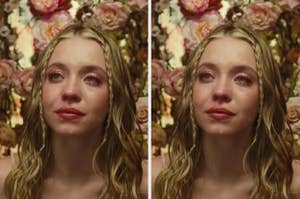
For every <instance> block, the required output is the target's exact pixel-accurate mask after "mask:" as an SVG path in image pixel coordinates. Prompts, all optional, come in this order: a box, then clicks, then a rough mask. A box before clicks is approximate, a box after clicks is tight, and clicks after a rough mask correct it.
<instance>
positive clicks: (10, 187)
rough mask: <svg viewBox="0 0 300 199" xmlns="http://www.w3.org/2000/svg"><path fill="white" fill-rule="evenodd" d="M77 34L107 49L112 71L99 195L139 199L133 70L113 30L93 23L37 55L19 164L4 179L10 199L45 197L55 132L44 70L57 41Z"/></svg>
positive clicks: (98, 155) (75, 27) (98, 160)
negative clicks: (45, 104) (48, 117)
mask: <svg viewBox="0 0 300 199" xmlns="http://www.w3.org/2000/svg"><path fill="white" fill-rule="evenodd" d="M73 36H80V37H83V38H85V39H90V40H93V41H96V42H97V43H98V44H99V45H100V46H101V47H102V48H103V51H104V57H105V64H106V66H105V67H106V70H107V75H108V84H109V112H108V115H107V118H106V121H105V128H104V129H105V132H104V135H102V137H101V141H100V142H99V143H101V144H99V146H98V147H97V149H96V151H95V152H94V156H93V168H94V171H95V174H96V175H101V176H105V187H102V188H100V187H99V198H126V199H127V198H134V199H136V198H140V193H139V187H140V183H141V180H142V166H141V155H140V153H139V148H138V146H137V144H136V143H135V142H134V140H133V133H134V129H135V126H136V107H135V100H134V98H133V96H132V93H131V90H130V77H129V72H128V70H127V67H126V66H125V65H124V62H123V59H122V56H121V53H120V50H119V47H118V46H117V44H116V42H115V41H114V40H113V39H112V36H111V35H110V34H109V33H107V32H104V31H101V30H99V29H98V28H97V27H96V26H93V25H91V24H88V23H84V22H75V23H73V24H71V25H69V26H67V27H66V28H64V29H63V30H62V31H61V32H60V33H58V35H56V36H55V37H54V38H53V39H52V40H51V42H50V43H49V44H48V46H47V47H46V48H45V49H44V50H43V52H42V53H41V54H40V56H39V57H38V60H37V64H36V71H35V75H34V78H33V87H32V93H31V97H30V98H29V100H28V104H27V107H28V108H27V109H28V110H27V113H26V116H25V118H24V125H25V130H24V132H23V133H22V136H21V139H20V143H19V149H18V160H19V161H18V165H17V166H16V168H15V169H13V170H12V171H11V172H10V173H9V175H8V176H7V178H6V180H5V185H4V192H5V196H6V198H7V199H35V198H36V199H37V198H40V197H41V191H42V190H41V187H42V186H41V185H42V184H43V180H44V178H45V174H46V172H47V170H48V169H49V164H50V163H51V157H52V149H51V143H50V136H51V133H50V132H49V128H48V126H47V124H46V122H45V121H44V117H43V108H42V105H41V104H42V97H41V90H42V85H43V82H44V79H45V68H46V67H47V64H48V61H49V59H50V57H51V54H52V52H53V50H54V48H55V47H56V46H57V44H58V43H59V42H60V41H62V40H64V39H67V38H70V37H73ZM99 186H100V183H99ZM100 190H101V191H100Z"/></svg>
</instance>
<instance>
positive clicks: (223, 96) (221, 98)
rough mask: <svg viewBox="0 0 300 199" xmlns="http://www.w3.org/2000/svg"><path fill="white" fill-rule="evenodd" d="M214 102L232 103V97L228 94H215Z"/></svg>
mask: <svg viewBox="0 0 300 199" xmlns="http://www.w3.org/2000/svg"><path fill="white" fill-rule="evenodd" d="M213 100H214V101H218V102H230V101H231V97H230V96H229V95H228V94H227V93H215V94H214V95H213Z"/></svg>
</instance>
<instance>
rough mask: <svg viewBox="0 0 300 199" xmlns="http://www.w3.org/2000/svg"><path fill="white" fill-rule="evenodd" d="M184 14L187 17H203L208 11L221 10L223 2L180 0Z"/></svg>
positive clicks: (213, 0)
mask: <svg viewBox="0 0 300 199" xmlns="http://www.w3.org/2000/svg"><path fill="white" fill-rule="evenodd" d="M178 4H179V6H180V10H181V12H182V14H184V15H185V16H193V17H195V16H201V15H202V14H203V13H204V12H206V11H211V10H218V9H220V8H221V6H222V5H221V0H179V2H178Z"/></svg>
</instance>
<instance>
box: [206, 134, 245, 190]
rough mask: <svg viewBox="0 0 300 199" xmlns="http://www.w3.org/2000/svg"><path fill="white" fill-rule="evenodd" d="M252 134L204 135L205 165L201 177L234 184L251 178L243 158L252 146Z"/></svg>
mask: <svg viewBox="0 0 300 199" xmlns="http://www.w3.org/2000/svg"><path fill="white" fill-rule="evenodd" d="M250 136H251V132H240V133H235V134H232V135H220V134H214V135H212V134H206V133H203V158H204V160H203V161H202V162H203V164H202V165H201V172H200V175H201V176H202V177H203V178H205V179H210V180H213V181H216V182H219V183H226V184H234V183H237V182H240V181H241V180H244V179H246V178H249V175H247V174H246V172H245V170H244V168H243V158H244V155H245V152H246V150H247V147H248V146H249V144H250V140H251V138H250Z"/></svg>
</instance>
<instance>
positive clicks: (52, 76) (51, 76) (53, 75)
mask: <svg viewBox="0 0 300 199" xmlns="http://www.w3.org/2000/svg"><path fill="white" fill-rule="evenodd" d="M63 78H64V77H63V75H62V73H60V72H57V71H52V72H49V73H48V74H47V79H48V80H49V82H53V83H58V82H60V81H61V80H63Z"/></svg>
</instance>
